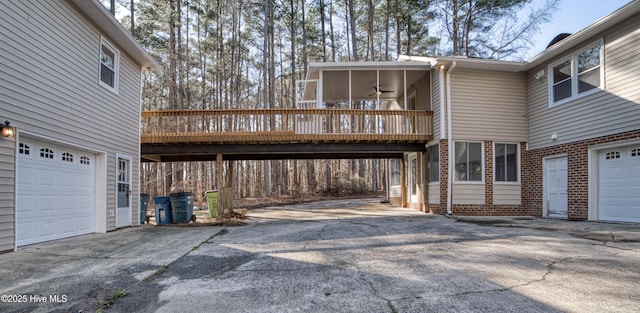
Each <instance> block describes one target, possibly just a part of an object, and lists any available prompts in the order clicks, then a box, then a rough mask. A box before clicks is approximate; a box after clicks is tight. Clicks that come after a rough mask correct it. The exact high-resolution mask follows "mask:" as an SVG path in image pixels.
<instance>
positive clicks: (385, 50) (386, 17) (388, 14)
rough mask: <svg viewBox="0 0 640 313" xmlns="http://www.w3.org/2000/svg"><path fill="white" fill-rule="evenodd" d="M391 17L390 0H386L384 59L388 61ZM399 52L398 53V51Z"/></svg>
mask: <svg viewBox="0 0 640 313" xmlns="http://www.w3.org/2000/svg"><path fill="white" fill-rule="evenodd" d="M390 19H391V0H387V12H386V15H385V19H384V26H385V27H384V60H385V61H389V20H390ZM398 54H399V53H398Z"/></svg>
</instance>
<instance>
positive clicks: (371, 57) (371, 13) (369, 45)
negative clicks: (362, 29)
mask: <svg viewBox="0 0 640 313" xmlns="http://www.w3.org/2000/svg"><path fill="white" fill-rule="evenodd" d="M375 10H376V7H375V6H374V5H373V0H369V10H368V11H369V14H368V16H367V57H366V59H367V60H370V61H372V60H374V59H375V51H374V50H373V35H374V34H373V19H374V16H375Z"/></svg>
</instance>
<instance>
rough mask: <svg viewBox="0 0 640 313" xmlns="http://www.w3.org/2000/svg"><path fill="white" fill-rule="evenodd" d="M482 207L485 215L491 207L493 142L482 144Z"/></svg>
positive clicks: (490, 210)
mask: <svg viewBox="0 0 640 313" xmlns="http://www.w3.org/2000/svg"><path fill="white" fill-rule="evenodd" d="M484 205H485V211H486V212H487V213H490V212H492V211H493V210H492V207H493V141H488V140H487V141H485V142H484Z"/></svg>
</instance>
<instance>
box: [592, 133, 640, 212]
mask: <svg viewBox="0 0 640 313" xmlns="http://www.w3.org/2000/svg"><path fill="white" fill-rule="evenodd" d="M598 170H599V172H598V180H599V182H598V219H599V220H603V221H618V222H634V223H640V145H636V146H628V147H621V148H615V149H607V150H603V151H600V152H599V155H598Z"/></svg>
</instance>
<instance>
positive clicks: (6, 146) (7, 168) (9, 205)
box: [0, 121, 16, 251]
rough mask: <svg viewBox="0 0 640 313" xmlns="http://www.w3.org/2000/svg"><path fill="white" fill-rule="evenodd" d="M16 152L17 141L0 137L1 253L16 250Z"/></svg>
mask: <svg viewBox="0 0 640 313" xmlns="http://www.w3.org/2000/svg"><path fill="white" fill-rule="evenodd" d="M3 122H4V121H3ZM15 151H16V150H15V140H13V139H7V138H4V137H0V251H8V250H13V248H14V236H15V215H14V212H13V208H14V207H15V187H14V186H15V181H16V179H15V177H16V176H15V174H16V172H15V155H16V153H15Z"/></svg>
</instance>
